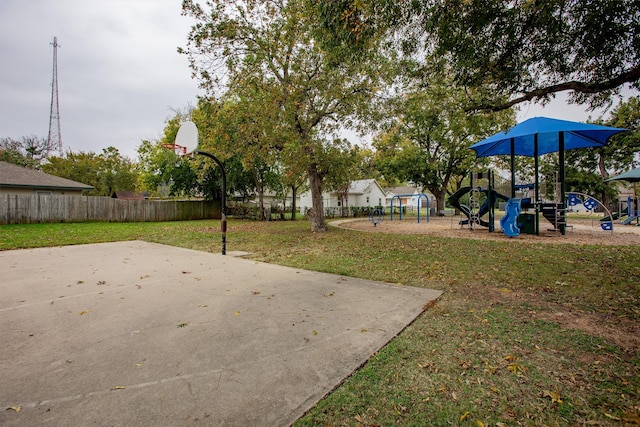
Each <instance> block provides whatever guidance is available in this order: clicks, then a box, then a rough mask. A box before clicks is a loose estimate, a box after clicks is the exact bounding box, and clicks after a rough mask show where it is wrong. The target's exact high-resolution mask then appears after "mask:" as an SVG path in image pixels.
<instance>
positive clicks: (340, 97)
mask: <svg viewBox="0 0 640 427" xmlns="http://www.w3.org/2000/svg"><path fill="white" fill-rule="evenodd" d="M207 7H208V10H207V11H205V9H204V8H203V7H202V6H201V5H199V4H198V3H196V2H194V1H192V0H185V1H184V2H183V13H184V14H186V15H188V16H191V17H192V18H194V19H195V20H196V21H197V24H196V25H194V26H193V27H192V30H191V32H190V34H189V38H188V47H187V49H180V51H181V52H183V53H186V54H187V55H188V56H189V59H190V64H191V67H192V69H193V70H194V75H195V76H197V77H198V78H199V80H200V84H201V86H202V87H203V88H205V89H207V90H208V91H209V92H210V93H211V94H214V95H218V96H220V95H221V94H224V93H226V92H227V90H228V89H229V87H230V86H234V87H244V88H250V90H247V91H243V92H242V94H241V95H242V96H244V97H246V99H247V100H248V101H254V102H256V104H257V105H260V106H262V107H263V110H262V114H274V115H275V117H274V120H270V123H271V124H272V127H271V128H270V131H271V130H273V132H274V133H275V134H278V135H281V136H282V137H280V138H271V137H265V136H260V139H259V141H260V145H262V146H269V145H270V146H271V147H270V148H271V149H273V150H276V151H278V152H280V153H286V154H287V155H286V156H283V158H286V159H288V160H291V161H292V162H293V163H292V164H288V163H286V162H287V161H288V160H282V161H283V163H284V164H285V165H286V166H287V167H291V168H293V169H295V170H297V169H299V168H300V167H303V168H304V170H305V171H306V174H307V177H308V182H309V188H310V190H311V194H312V200H313V203H312V209H311V211H310V215H309V219H310V222H311V228H312V230H314V231H325V230H326V229H327V226H326V223H325V220H324V213H323V209H322V190H323V180H324V178H325V177H326V176H328V174H327V173H324V171H330V170H331V169H330V166H329V165H325V164H323V159H325V158H326V157H327V154H328V153H329V152H331V151H332V149H331V147H330V146H331V144H332V143H333V141H334V139H332V138H327V137H326V136H327V135H330V134H331V133H332V132H333V131H335V130H336V129H337V128H338V127H339V126H343V125H344V123H345V122H346V121H348V120H349V118H351V117H353V115H354V114H355V113H356V112H358V111H359V110H361V109H363V108H365V107H366V106H367V105H368V102H369V101H370V99H371V97H372V96H373V94H374V93H375V92H376V90H377V89H378V77H377V75H376V73H373V72H370V71H371V70H368V69H367V68H365V65H368V66H373V65H379V64H380V62H374V61H370V59H371V57H370V56H368V57H366V58H361V59H359V60H358V61H352V62H336V61H329V60H328V58H327V57H326V56H325V55H324V53H323V51H322V50H321V49H320V48H319V47H318V46H317V44H316V43H315V41H314V40H313V37H312V34H311V32H310V31H309V29H310V28H311V25H312V21H313V19H315V16H314V15H313V14H309V13H306V11H305V10H304V8H303V1H302V0H289V1H286V0H263V1H256V0H245V1H237V2H228V1H226V0H212V1H209V2H207ZM365 59H366V60H365ZM236 93H237V92H236Z"/></svg>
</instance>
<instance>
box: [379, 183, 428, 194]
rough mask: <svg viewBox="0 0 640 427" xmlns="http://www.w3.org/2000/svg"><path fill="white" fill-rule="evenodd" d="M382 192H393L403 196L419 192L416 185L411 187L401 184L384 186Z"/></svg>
mask: <svg viewBox="0 0 640 427" xmlns="http://www.w3.org/2000/svg"><path fill="white" fill-rule="evenodd" d="M384 192H385V193H386V194H391V193H393V194H394V195H397V196H400V195H402V196H404V195H407V194H419V193H420V191H418V189H417V188H416V187H411V186H408V185H405V186H402V187H392V188H385V189H384Z"/></svg>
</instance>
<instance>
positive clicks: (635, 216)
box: [622, 215, 640, 225]
mask: <svg viewBox="0 0 640 427" xmlns="http://www.w3.org/2000/svg"><path fill="white" fill-rule="evenodd" d="M638 218H640V216H638V215H631V216H630V217H629V218H627V219H625V220H624V221H622V225H629V224H631V223H632V222H633V221H635V220H637V219H638Z"/></svg>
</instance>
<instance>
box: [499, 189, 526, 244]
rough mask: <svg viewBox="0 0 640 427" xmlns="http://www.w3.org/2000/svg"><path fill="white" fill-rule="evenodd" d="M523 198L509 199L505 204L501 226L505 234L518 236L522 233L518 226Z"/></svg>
mask: <svg viewBox="0 0 640 427" xmlns="http://www.w3.org/2000/svg"><path fill="white" fill-rule="evenodd" d="M521 202H522V199H515V198H514V199H509V200H507V203H506V204H505V206H504V210H505V214H504V216H503V217H502V218H500V228H502V232H503V233H504V234H505V236H509V237H516V236H519V235H520V228H518V216H519V215H520V212H522V205H521Z"/></svg>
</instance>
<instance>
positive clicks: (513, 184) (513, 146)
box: [509, 138, 516, 199]
mask: <svg viewBox="0 0 640 427" xmlns="http://www.w3.org/2000/svg"><path fill="white" fill-rule="evenodd" d="M509 143H510V144H511V198H512V199H513V198H514V197H516V153H515V150H516V141H515V139H514V138H511V141H509Z"/></svg>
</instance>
